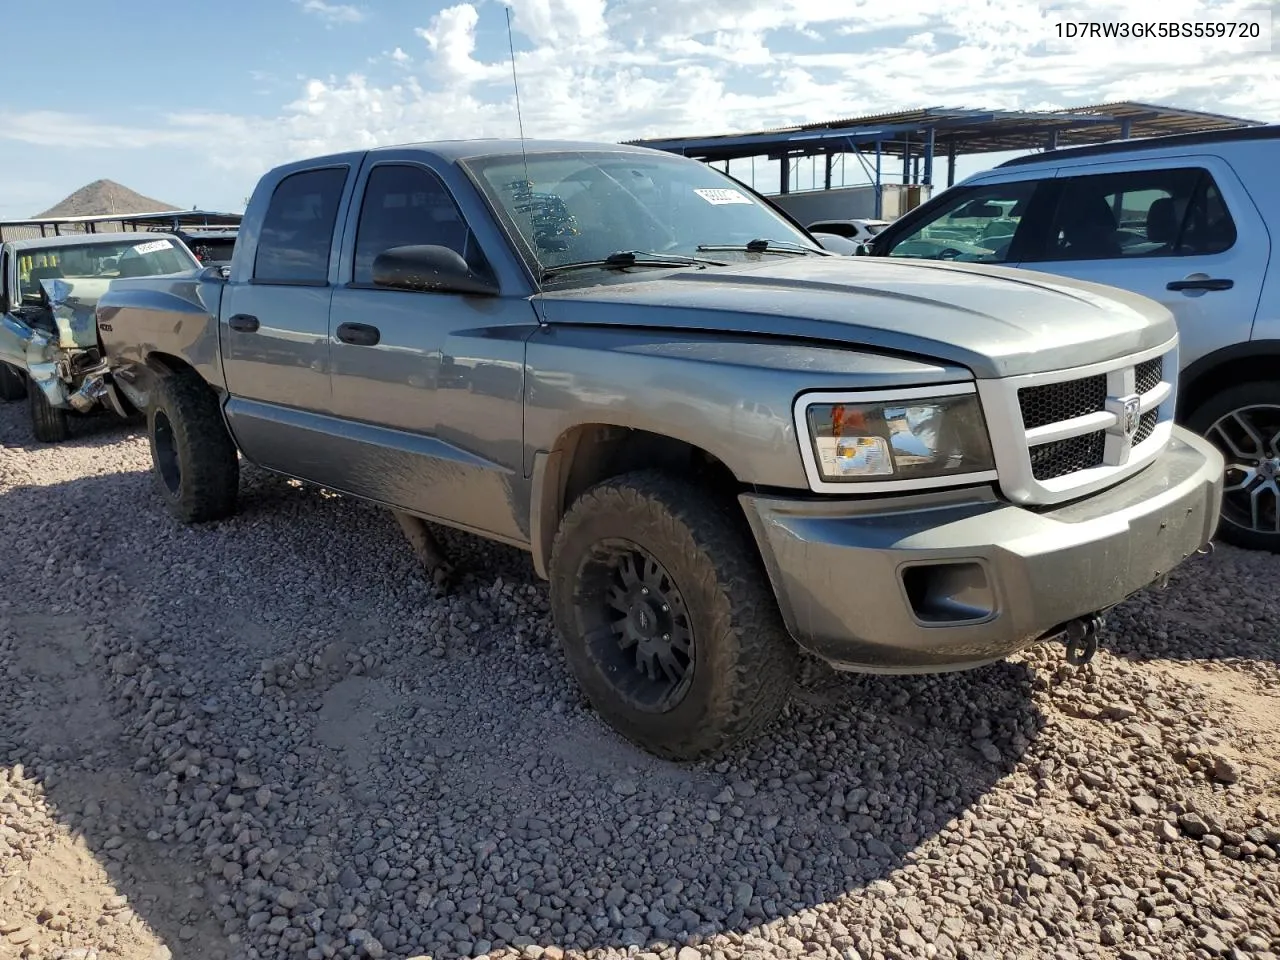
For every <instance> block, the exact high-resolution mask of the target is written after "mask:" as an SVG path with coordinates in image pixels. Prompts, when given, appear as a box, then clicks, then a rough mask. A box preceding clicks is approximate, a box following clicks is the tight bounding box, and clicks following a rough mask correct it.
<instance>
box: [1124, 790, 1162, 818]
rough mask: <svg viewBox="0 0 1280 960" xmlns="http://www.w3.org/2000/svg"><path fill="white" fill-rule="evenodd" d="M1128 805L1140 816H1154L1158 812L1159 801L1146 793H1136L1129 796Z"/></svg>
mask: <svg viewBox="0 0 1280 960" xmlns="http://www.w3.org/2000/svg"><path fill="white" fill-rule="evenodd" d="M1129 806H1130V807H1132V808H1133V812H1134V813H1136V814H1138V816H1140V817H1154V816H1155V815H1156V814H1157V813H1159V812H1160V801H1159V800H1157V799H1156V798H1155V797H1152V796H1148V795H1146V794H1138V795H1137V796H1133V797H1130V798H1129Z"/></svg>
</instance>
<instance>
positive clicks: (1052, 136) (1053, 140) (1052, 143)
mask: <svg viewBox="0 0 1280 960" xmlns="http://www.w3.org/2000/svg"><path fill="white" fill-rule="evenodd" d="M1044 148H1045V149H1046V150H1057V149H1058V131H1057V130H1052V131H1050V132H1049V141H1048V143H1046V144H1045V147H1044Z"/></svg>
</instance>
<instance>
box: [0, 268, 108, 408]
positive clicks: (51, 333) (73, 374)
mask: <svg viewBox="0 0 1280 960" xmlns="http://www.w3.org/2000/svg"><path fill="white" fill-rule="evenodd" d="M39 283H40V288H41V290H42V291H43V292H44V297H43V298H42V299H43V301H44V302H43V303H42V304H41V305H39V306H24V307H21V308H20V309H18V310H16V311H13V312H10V313H6V314H5V315H4V317H3V320H0V360H2V361H4V362H6V363H8V364H9V365H10V366H12V367H14V368H15V369H17V370H18V371H19V372H21V373H24V374H25V375H26V379H27V384H28V389H37V390H39V391H40V392H41V393H43V394H44V397H45V399H46V400H47V401H48V403H49V405H50V406H52V407H54V408H55V409H59V410H74V411H76V412H77V413H88V412H89V411H90V410H92V409H93V408H94V407H95V406H96V405H97V404H98V403H99V402H100V401H102V400H103V399H104V398H105V397H106V395H107V373H108V371H107V363H106V360H105V359H104V357H103V356H102V351H101V349H100V348H99V346H98V328H97V325H96V323H95V320H94V306H95V305H96V303H97V298H96V297H94V298H89V299H81V298H78V297H76V296H75V285H74V283H73V282H71V281H68V280H63V279H41V280H40V281H39Z"/></svg>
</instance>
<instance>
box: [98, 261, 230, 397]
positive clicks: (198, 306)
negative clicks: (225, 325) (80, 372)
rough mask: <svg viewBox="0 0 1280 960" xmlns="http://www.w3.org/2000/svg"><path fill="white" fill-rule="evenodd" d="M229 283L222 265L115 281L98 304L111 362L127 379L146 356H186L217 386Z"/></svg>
mask: <svg viewBox="0 0 1280 960" xmlns="http://www.w3.org/2000/svg"><path fill="white" fill-rule="evenodd" d="M224 287H225V283H224V281H223V280H222V278H221V275H220V273H219V272H218V269H217V268H216V267H215V268H210V269H206V270H200V271H193V272H191V273H185V274H181V275H178V276H168V277H139V278H133V279H124V280H115V281H114V282H113V283H112V284H111V289H110V290H109V291H108V292H107V293H106V294H105V295H104V296H103V298H102V299H101V300H100V301H99V302H98V311H97V320H98V336H99V337H100V339H101V342H102V349H103V352H104V355H105V357H106V360H107V363H108V365H109V366H110V367H111V369H112V370H113V371H119V372H120V375H121V376H122V377H123V378H124V379H125V380H128V371H129V368H130V367H136V366H141V365H145V364H146V362H147V360H148V358H149V357H152V356H153V355H155V356H156V357H158V358H163V357H177V358H179V359H182V360H185V361H186V362H187V363H189V364H190V365H191V366H193V367H195V369H196V370H197V371H198V372H199V373H200V376H201V377H203V378H204V379H205V380H206V381H208V382H209V383H210V384H212V385H213V386H214V387H216V388H218V389H222V387H223V386H224V380H223V376H222V363H221V361H220V358H219V355H218V310H219V307H220V306H221V303H222V291H223V289H224Z"/></svg>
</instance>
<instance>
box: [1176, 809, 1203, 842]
mask: <svg viewBox="0 0 1280 960" xmlns="http://www.w3.org/2000/svg"><path fill="white" fill-rule="evenodd" d="M1178 826H1179V827H1181V828H1182V832H1183V833H1185V834H1186V835H1187V836H1189V837H1194V838H1195V839H1197V840H1199V839H1200V838H1201V837H1203V836H1204V835H1205V834H1207V833H1208V832H1209V825H1208V824H1207V823H1205V822H1204V818H1203V817H1202V816H1200V814H1198V813H1184V814H1181V815H1180V816H1179V817H1178Z"/></svg>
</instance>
